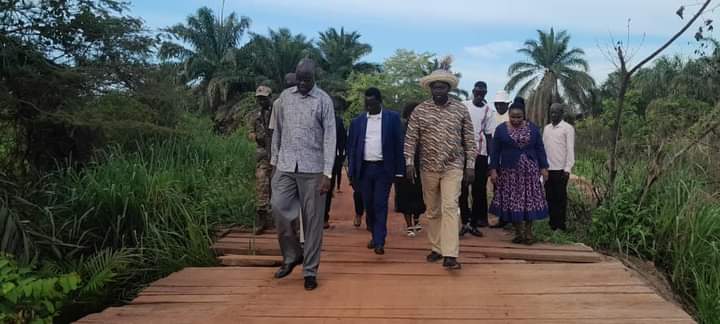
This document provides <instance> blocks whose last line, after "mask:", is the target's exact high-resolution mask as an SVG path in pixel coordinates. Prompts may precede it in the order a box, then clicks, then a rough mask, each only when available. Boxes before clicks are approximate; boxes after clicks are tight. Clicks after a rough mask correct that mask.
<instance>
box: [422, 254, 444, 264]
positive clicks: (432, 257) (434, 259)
mask: <svg viewBox="0 0 720 324" xmlns="http://www.w3.org/2000/svg"><path fill="white" fill-rule="evenodd" d="M425 259H427V262H438V261H440V259H442V255H441V254H440V253H437V252H435V251H432V252H430V254H428V256H427V257H426V258H425Z"/></svg>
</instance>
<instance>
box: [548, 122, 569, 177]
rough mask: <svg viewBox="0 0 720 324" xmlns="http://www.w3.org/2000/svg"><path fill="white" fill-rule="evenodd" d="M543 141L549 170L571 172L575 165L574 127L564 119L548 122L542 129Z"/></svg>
mask: <svg viewBox="0 0 720 324" xmlns="http://www.w3.org/2000/svg"><path fill="white" fill-rule="evenodd" d="M543 142H544V143H545V151H546V152H547V159H548V164H550V170H563V171H565V172H571V171H572V168H573V165H575V128H574V127H573V126H572V125H570V124H568V123H566V122H565V121H560V123H558V124H557V125H553V124H552V123H550V124H548V125H547V126H545V130H544V131H543Z"/></svg>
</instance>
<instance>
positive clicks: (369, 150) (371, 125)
mask: <svg viewBox="0 0 720 324" xmlns="http://www.w3.org/2000/svg"><path fill="white" fill-rule="evenodd" d="M382 159H383V154H382V110H381V111H380V113H379V114H375V115H370V114H369V113H368V114H367V128H366V130H365V155H364V160H365V161H382Z"/></svg>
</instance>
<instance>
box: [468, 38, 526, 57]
mask: <svg viewBox="0 0 720 324" xmlns="http://www.w3.org/2000/svg"><path fill="white" fill-rule="evenodd" d="M521 46H522V44H520V43H519V42H515V41H498V42H491V43H487V44H482V45H473V46H466V47H465V52H466V53H467V54H469V55H470V56H472V57H474V58H478V59H488V60H492V59H498V58H501V57H503V56H506V55H509V54H513V53H515V52H516V51H517V49H518V48H520V47H521Z"/></svg>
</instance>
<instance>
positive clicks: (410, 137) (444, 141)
mask: <svg viewBox="0 0 720 324" xmlns="http://www.w3.org/2000/svg"><path fill="white" fill-rule="evenodd" d="M474 134H475V131H474V130H473V124H472V120H471V118H470V113H469V112H468V110H467V107H465V105H463V104H462V103H460V102H458V101H455V100H453V99H450V100H448V102H447V103H446V104H445V105H442V106H438V105H436V104H435V103H434V102H433V101H432V100H427V101H425V102H423V103H421V104H420V105H418V106H417V107H416V108H415V110H414V111H413V113H412V115H410V120H409V121H408V127H407V132H406V133H405V162H406V164H408V165H412V164H413V161H414V155H415V152H416V148H418V147H419V150H418V151H417V152H418V154H419V155H420V159H419V160H420V170H422V171H426V172H444V171H448V170H452V169H463V168H464V167H465V166H467V167H468V168H474V167H475V157H476V156H477V153H478V152H477V145H476V143H475V135H474Z"/></svg>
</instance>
